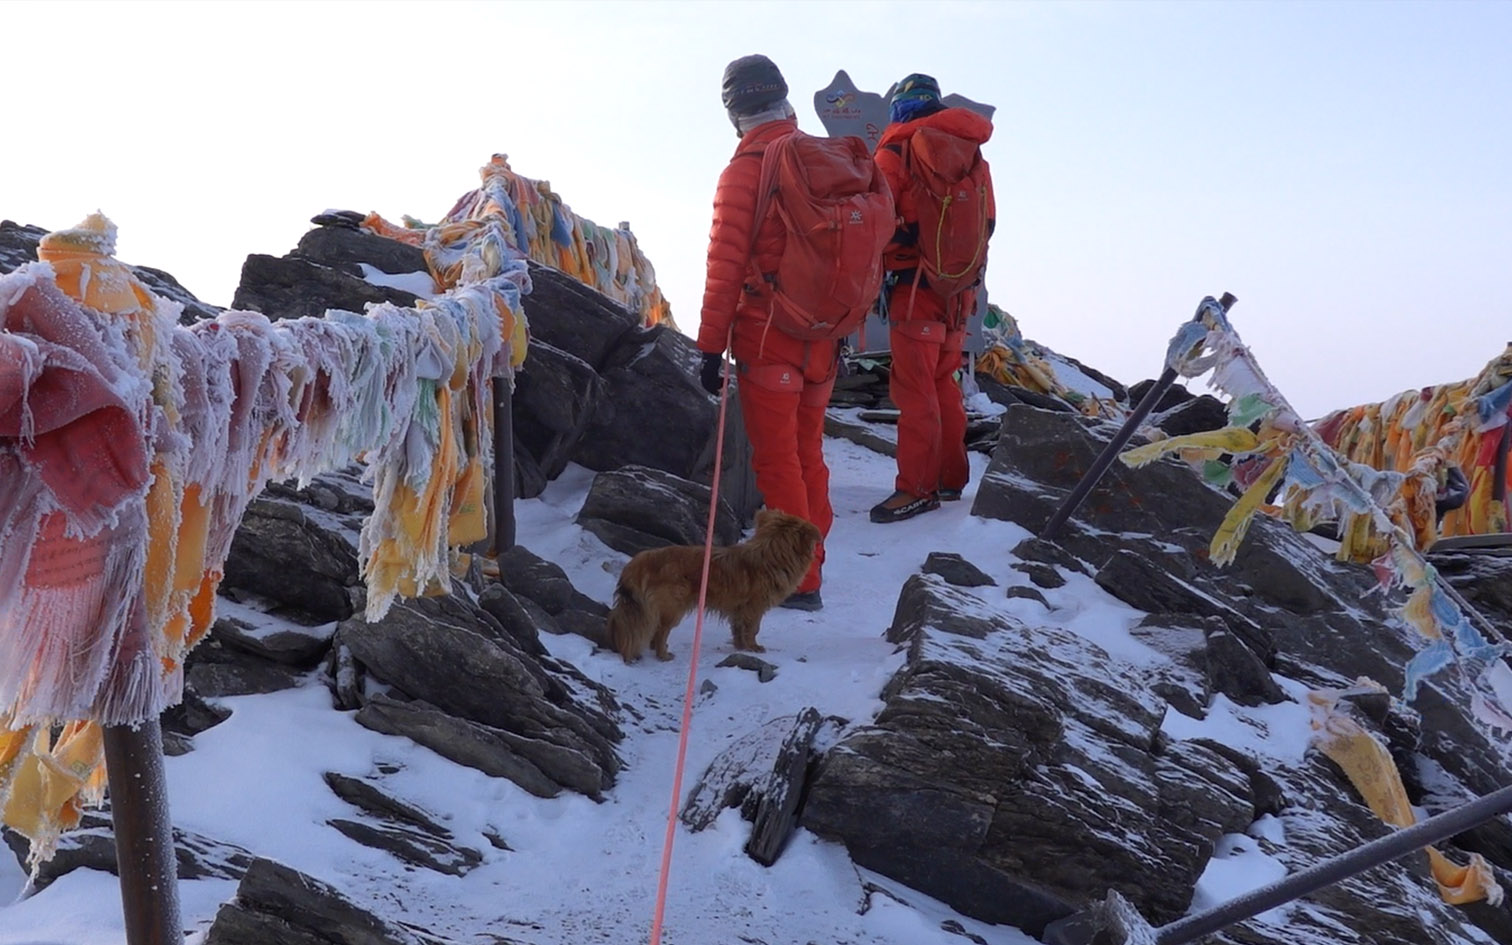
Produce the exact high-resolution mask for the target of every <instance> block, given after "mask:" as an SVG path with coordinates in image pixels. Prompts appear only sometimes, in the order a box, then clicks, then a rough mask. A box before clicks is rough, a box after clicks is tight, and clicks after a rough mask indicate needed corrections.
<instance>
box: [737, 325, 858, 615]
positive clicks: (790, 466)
mask: <svg viewBox="0 0 1512 945" xmlns="http://www.w3.org/2000/svg"><path fill="white" fill-rule="evenodd" d="M811 350H814V351H815V352H823V351H828V352H829V357H828V358H827V359H820V360H823V361H824V363H822V364H818V363H815V364H810V366H809V368H808V370H807V371H805V370H804V369H803V368H801V367H798V366H796V365H792V364H786V363H782V362H756V363H746V362H743V363H741V364H740V366H739V370H740V374H739V376H740V413H741V417H742V418H743V419H744V420H745V428H746V436H747V437H748V438H749V439H750V441H751V465H752V466H753V467H754V468H755V471H756V488H757V489H759V490H761V497H762V499H763V501H765V503H766V505H767V508H772V509H781V510H782V511H784V512H787V513H789V514H791V515H797V516H799V517H801V518H805V519H808V520H809V521H810V522H813V523H814V524H815V525H817V526H818V527H819V533H820V534H821V535H826V536H827V535H829V532H830V526H831V525H833V524H834V521H835V512H834V509H833V507H831V505H830V498H829V467H828V466H826V465H825V464H824V412H825V409H826V408H827V407H828V406H829V399H830V391H832V390H833V389H834V387H835V359H834V349H833V347H832V346H830V345H825V344H816V345H814V346H813V348H812V349H811ZM816 378H817V379H816ZM823 564H824V542H822V541H821V542H820V543H819V547H818V549H816V550H815V552H814V563H813V565H812V566H811V567H810V568H809V572H808V574H806V575H804V577H803V581H802V583H800V584H799V585H798V590H797V593H800V594H806V593H808V592H809V591H817V590H818V589H819V585H820V572H821V570H822V567H823Z"/></svg>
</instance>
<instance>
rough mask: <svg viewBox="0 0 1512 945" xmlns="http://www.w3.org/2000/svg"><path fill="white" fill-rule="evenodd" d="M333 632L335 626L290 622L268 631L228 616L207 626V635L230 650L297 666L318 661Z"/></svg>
mask: <svg viewBox="0 0 1512 945" xmlns="http://www.w3.org/2000/svg"><path fill="white" fill-rule="evenodd" d="M335 632H336V625H335V624H334V623H324V624H320V625H319V626H314V627H305V626H300V625H299V624H295V623H292V622H291V621H280V622H279V625H278V627H277V629H274V630H271V631H270V630H268V629H267V628H266V627H259V626H256V625H254V624H251V623H248V622H247V621H245V620H243V619H241V618H239V617H234V616H230V615H222V616H219V617H217V618H215V623H214V624H213V625H212V626H211V627H210V635H211V636H212V637H213V638H215V639H216V640H217V641H219V642H220V643H221V644H222V645H223V646H225V647H227V648H229V649H234V650H241V651H243V652H245V653H250V654H252V655H253V656H259V657H262V658H263V659H266V660H269V661H271V662H274V663H282V664H283V665H285V666H296V667H309V666H314V665H315V664H316V663H318V662H320V660H321V658H322V657H324V656H325V653H326V650H328V649H329V648H330V646H331V636H332V635H333V634H334V633H335Z"/></svg>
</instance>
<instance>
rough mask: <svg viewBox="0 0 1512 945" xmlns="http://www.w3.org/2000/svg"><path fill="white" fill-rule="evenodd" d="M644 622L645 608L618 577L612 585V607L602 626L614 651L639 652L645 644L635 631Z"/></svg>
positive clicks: (624, 652)
mask: <svg viewBox="0 0 1512 945" xmlns="http://www.w3.org/2000/svg"><path fill="white" fill-rule="evenodd" d="M645 622H646V610H645V607H643V606H642V605H641V602H640V600H639V599H638V598H637V597H636V596H635V591H634V589H632V588H631V587H630V586H629V585H628V584H626V583H625V580H624V578H623V577H622V578H620V581H619V583H618V584H616V585H615V586H614V607H613V609H611V610H610V611H609V619H608V622H607V624H606V626H605V628H604V635H605V637H606V638H607V640H608V643H609V646H611V647H612V648H613V649H614V650H615V652H617V653H619V654H620V655H621V656H628V655H630V654H631V653H635V652H639V650H640V647H642V646H644V645H645V644H644V643H643V642H642V641H640V640H638V639H637V637H638V636H639V634H638V633H637V632H636V631H637V629H638V628H639V627H641V626H642V625H644V624H645Z"/></svg>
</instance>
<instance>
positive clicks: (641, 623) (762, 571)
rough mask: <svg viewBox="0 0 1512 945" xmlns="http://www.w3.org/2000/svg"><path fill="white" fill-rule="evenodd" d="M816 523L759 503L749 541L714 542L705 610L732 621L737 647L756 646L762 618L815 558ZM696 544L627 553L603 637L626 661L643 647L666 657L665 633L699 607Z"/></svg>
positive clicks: (699, 567) (759, 649)
mask: <svg viewBox="0 0 1512 945" xmlns="http://www.w3.org/2000/svg"><path fill="white" fill-rule="evenodd" d="M819 540H820V534H819V529H818V528H817V527H815V526H814V525H813V523H811V522H807V521H805V520H803V519H801V518H799V517H798V516H796V515H789V514H788V513H786V512H779V511H777V510H776V509H763V510H761V511H760V512H758V513H756V533H755V534H754V535H752V536H751V538H750V540H749V541H744V542H741V543H740V544H738V545H729V546H727V547H719V548H715V549H714V555H713V558H712V559H711V561H710V562H709V591H708V596H707V598H706V600H705V602H704V603H705V607H706V609H707V610H711V611H714V612H715V613H719V614H723V615H724V616H725V617H726V618H727V619H728V620H729V621H730V632H731V633H732V634H733V635H734V637H735V648H736V649H737V650H752V651H754V652H757V653H760V652H762V650H763V647H762V646H761V645H760V644H758V643H757V642H756V634H757V633H758V632H759V631H760V630H761V618H762V616H763V615H764V614H765V613H766V612H767V611H768V610H771V609H772V608H773V607H775V606H777V605H778V604H780V603H782V601H783V600H785V599H786V598H787V596H788V595H789V594H791V593H793V591H794V590H796V589H797V587H798V582H799V581H802V580H803V575H804V574H806V573H807V572H808V569H809V564H810V563H811V562H812V561H813V560H814V550H815V549H816V548H817V547H818V546H819ZM703 552H704V550H703V547H702V546H701V545H672V546H670V547H667V548H652V549H649V550H647V551H642V552H641V553H640V554H638V555H636V556H635V557H633V558H631V559H630V563H629V564H627V565H625V570H624V571H622V572H620V577H619V584H618V586H617V587H615V589H614V609H613V610H611V611H610V612H609V625H608V637H609V644H610V645H611V646H613V647H614V649H615V650H616V651H618V652H619V654H620V656H622V657H624V659H625V662H627V663H632V662H634V661H635V660H638V659H640V655H641V652H642V651H644V650H645V649H646V647H647V646H650V647H652V648H653V649H655V650H656V656H657V658H658V659H663V660H669V659H671V658H672V654H671V653H669V652H668V651H667V634H669V633H671V632H672V628H673V627H675V626H677V624H678V623H679V622H680V621H681V620H682V619H683V617H685V616H687V613H688V611H690V610H692V609H693V608H694V607H697V606H698V584H699V579H700V577H701V576H702V573H703Z"/></svg>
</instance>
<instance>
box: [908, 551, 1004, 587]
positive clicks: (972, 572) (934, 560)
mask: <svg viewBox="0 0 1512 945" xmlns="http://www.w3.org/2000/svg"><path fill="white" fill-rule="evenodd" d="M924 573H925V574H938V575H939V576H940V577H942V578H944V579H945V580H946V582H947V583H950V584H954V585H956V586H957V587H988V586H992V587H996V586H997V582H996V581H994V580H993V579H992V578H990V577H988V576H987V574H986V573H985V572H984V571H982V569H981V568H978V567H977V566H976V565H974V564H972V563H971V562H970V561H967V560H966V559H965V558H963V557H961V556H960V555H958V554H953V553H951V552H946V551H931V552H930V553H929V557H927V558H925V559H924Z"/></svg>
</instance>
